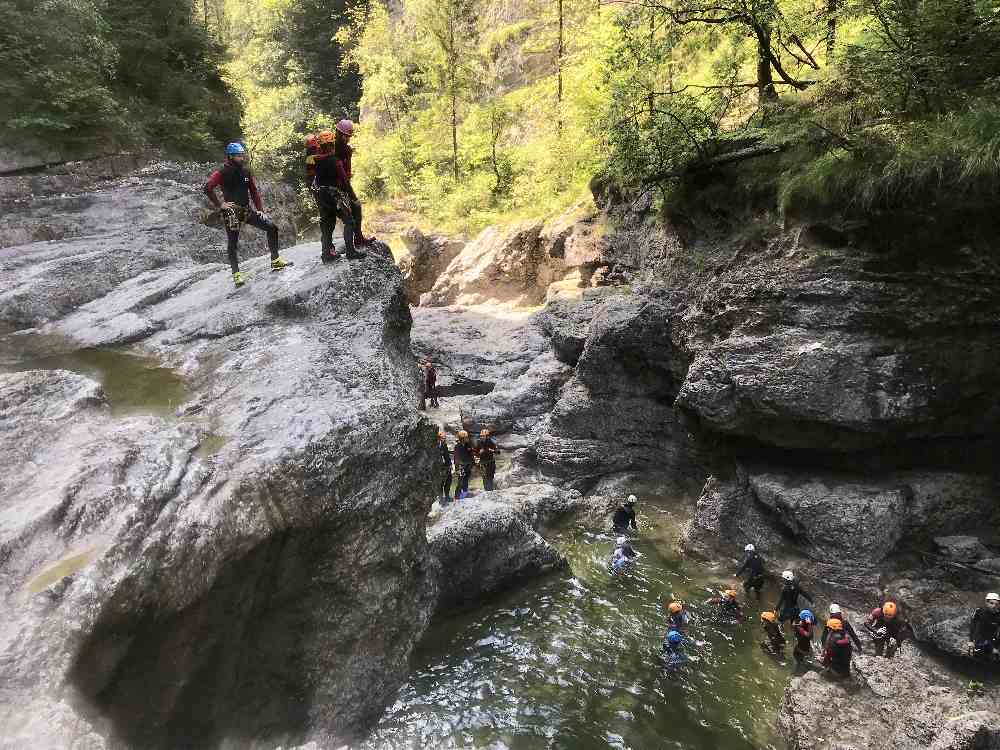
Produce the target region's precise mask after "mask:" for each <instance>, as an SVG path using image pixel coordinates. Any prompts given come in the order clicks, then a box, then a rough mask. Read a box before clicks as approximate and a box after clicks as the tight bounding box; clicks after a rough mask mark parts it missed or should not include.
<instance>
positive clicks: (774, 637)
mask: <svg viewBox="0 0 1000 750" xmlns="http://www.w3.org/2000/svg"><path fill="white" fill-rule="evenodd" d="M760 624H761V627H762V628H764V634H765V635H766V636H767V638H766V639H765V640H763V641H761V642H760V647H761V648H762V649H764V650H765V651H766V652H767V653H769V654H773V655H775V656H784V655H785V645H786V644H787V643H788V641H787V640H785V634H784V633H782V632H781V625H779V624H778V616H777V615H776V614H775V613H774V612H761V613H760Z"/></svg>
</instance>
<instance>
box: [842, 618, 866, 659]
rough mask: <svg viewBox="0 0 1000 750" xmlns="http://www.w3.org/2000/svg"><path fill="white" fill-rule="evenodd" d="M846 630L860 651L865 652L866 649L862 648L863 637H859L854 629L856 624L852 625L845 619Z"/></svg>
mask: <svg viewBox="0 0 1000 750" xmlns="http://www.w3.org/2000/svg"><path fill="white" fill-rule="evenodd" d="M844 630H846V631H847V635H848V637H849V638H850V639H851V640H852V641H854V645H855V646H857V647H858V653H859V654H860V653H863V652H864V649H863V648H861V639H860V638H858V634H857V633H856V632H855V630H854V626H853V625H851V623H849V622H848V621H847V620H844Z"/></svg>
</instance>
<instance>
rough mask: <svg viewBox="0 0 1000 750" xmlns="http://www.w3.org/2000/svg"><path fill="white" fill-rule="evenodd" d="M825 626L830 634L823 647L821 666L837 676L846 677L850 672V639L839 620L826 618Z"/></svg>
mask: <svg viewBox="0 0 1000 750" xmlns="http://www.w3.org/2000/svg"><path fill="white" fill-rule="evenodd" d="M826 627H827V630H829V631H830V634H829V636H828V637H827V639H826V646H825V647H824V649H823V659H822V662H823V666H825V667H827V668H828V669H829V670H830V671H831V672H832V673H833V674H834V675H836V676H837V677H847V676H849V675H850V674H851V655H852V654H851V639H850V638H849V637H848V636H847V633H845V632H844V623H843V622H842V621H840V620H834V619H830V620H827V621H826Z"/></svg>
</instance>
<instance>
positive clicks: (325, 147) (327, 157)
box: [313, 120, 374, 263]
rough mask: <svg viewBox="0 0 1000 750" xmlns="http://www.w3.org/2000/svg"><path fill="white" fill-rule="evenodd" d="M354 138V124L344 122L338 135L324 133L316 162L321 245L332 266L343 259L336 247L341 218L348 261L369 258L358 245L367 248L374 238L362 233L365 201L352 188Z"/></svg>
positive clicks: (314, 158) (314, 182) (326, 258)
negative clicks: (336, 233) (335, 233)
mask: <svg viewBox="0 0 1000 750" xmlns="http://www.w3.org/2000/svg"><path fill="white" fill-rule="evenodd" d="M353 135H354V123H353V122H351V121H350V120H341V121H340V122H338V123H337V126H336V133H334V131H332V130H324V131H322V132H320V134H319V136H318V137H317V140H318V142H319V153H317V154H316V155H315V156H314V157H313V160H314V162H315V165H316V177H315V178H314V180H313V189H314V190H315V192H316V200H317V202H318V203H319V219H320V243H321V248H322V260H323V262H324V263H329V262H331V261H334V260H338V259H339V258H340V254H339V253H337V252H336V251H334V248H333V230H334V227H335V226H336V223H337V219H338V218H339V219H340V221H341V222H342V223H343V225H344V248H345V253H344V254H345V255H346V256H347V259H348V260H354V259H360V258H364V257H365V253H362V252H358V251H357V250H356V249H355V248H356V246H357V245H367V244H369V243H370V242H372V240H374V237H372V238H368V239H366V238H365V236H364V235H363V234H362V233H361V202H360V201H359V200H358V196H357V194H356V193H355V192H354V187H353V186H352V185H351V160H352V158H353V155H354V151H353V149H351V146H350V143H349V141H350V140H351V138H352V137H353Z"/></svg>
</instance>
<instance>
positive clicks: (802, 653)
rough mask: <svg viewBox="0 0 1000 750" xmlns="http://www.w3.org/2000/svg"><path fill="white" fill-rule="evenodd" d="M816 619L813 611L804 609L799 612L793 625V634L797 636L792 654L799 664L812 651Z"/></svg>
mask: <svg viewBox="0 0 1000 750" xmlns="http://www.w3.org/2000/svg"><path fill="white" fill-rule="evenodd" d="M814 619H815V618H814V617H813V613H812V611H811V610H808V609H804V610H802V611H801V612H799V619H798V620H796V621H795V623H794V625H793V626H792V634H793V635H794V636H795V648H794V650H793V651H792V655H793V656H794V657H795V662H796V663H797V664H801V663H802V662H804V661H805V659H806V657H807V656H809V654H811V653H812V640H813V620H814Z"/></svg>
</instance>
